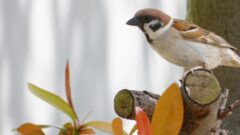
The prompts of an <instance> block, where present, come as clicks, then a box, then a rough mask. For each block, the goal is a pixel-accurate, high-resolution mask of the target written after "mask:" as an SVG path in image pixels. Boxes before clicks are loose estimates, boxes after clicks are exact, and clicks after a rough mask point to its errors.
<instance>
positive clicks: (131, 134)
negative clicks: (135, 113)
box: [129, 124, 137, 135]
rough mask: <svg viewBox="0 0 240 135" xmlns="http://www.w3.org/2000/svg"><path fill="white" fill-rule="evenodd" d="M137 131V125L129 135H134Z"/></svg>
mask: <svg viewBox="0 0 240 135" xmlns="http://www.w3.org/2000/svg"><path fill="white" fill-rule="evenodd" d="M136 130H137V125H136V124H135V125H134V126H133V127H132V129H131V131H130V133H129V135H133V134H134V132H135V131H136Z"/></svg>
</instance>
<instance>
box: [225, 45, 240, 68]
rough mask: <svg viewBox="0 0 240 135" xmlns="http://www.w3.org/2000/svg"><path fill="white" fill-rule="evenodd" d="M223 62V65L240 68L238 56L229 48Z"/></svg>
mask: <svg viewBox="0 0 240 135" xmlns="http://www.w3.org/2000/svg"><path fill="white" fill-rule="evenodd" d="M223 63H224V65H225V66H230V67H239V68H240V57H239V55H237V54H236V53H235V52H234V51H232V50H230V49H229V50H228V51H227V53H226V55H225V57H224V59H223Z"/></svg>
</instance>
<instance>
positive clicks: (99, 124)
mask: <svg viewBox="0 0 240 135" xmlns="http://www.w3.org/2000/svg"><path fill="white" fill-rule="evenodd" d="M82 127H93V128H96V129H98V130H100V131H103V132H109V133H112V125H111V123H109V122H105V121H89V122H87V123H85V124H83V125H82Z"/></svg>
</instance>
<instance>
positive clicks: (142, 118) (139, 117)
mask: <svg viewBox="0 0 240 135" xmlns="http://www.w3.org/2000/svg"><path fill="white" fill-rule="evenodd" d="M135 112H136V121H137V128H138V135H152V130H151V125H150V121H149V119H148V117H147V115H146V113H145V112H144V111H143V110H142V109H141V108H140V107H136V108H135Z"/></svg>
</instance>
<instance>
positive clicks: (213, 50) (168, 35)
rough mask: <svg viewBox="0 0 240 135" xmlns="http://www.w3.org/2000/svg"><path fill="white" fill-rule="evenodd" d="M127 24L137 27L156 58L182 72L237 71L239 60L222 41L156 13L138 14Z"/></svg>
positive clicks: (232, 48)
mask: <svg viewBox="0 0 240 135" xmlns="http://www.w3.org/2000/svg"><path fill="white" fill-rule="evenodd" d="M127 24H128V25H132V26H137V27H139V28H140V30H141V31H142V32H143V33H144V34H145V36H146V39H147V41H148V42H149V44H150V46H151V47H152V49H153V50H155V51H156V52H157V53H158V54H159V55H160V56H162V57H163V58H164V59H166V60H167V61H169V62H170V63H173V64H176V65H178V66H181V67H184V68H185V69H192V68H194V67H202V68H206V69H209V70H211V69H214V68H216V67H218V66H222V65H223V66H230V67H240V57H239V56H238V55H237V54H236V53H235V52H234V51H236V50H237V48H235V47H234V46H232V45H230V44H229V43H228V42H227V41H226V40H224V39H223V38H222V37H220V36H218V35H216V34H215V33H213V32H211V31H208V30H206V29H204V28H201V27H200V26H198V25H196V24H194V23H191V22H188V21H184V20H179V19H173V18H171V17H170V16H169V15H167V14H166V13H164V12H162V11H160V10H157V9H150V8H148V9H142V10H139V11H138V12H137V13H136V14H135V16H134V17H133V18H131V19H130V20H129V21H127Z"/></svg>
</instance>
